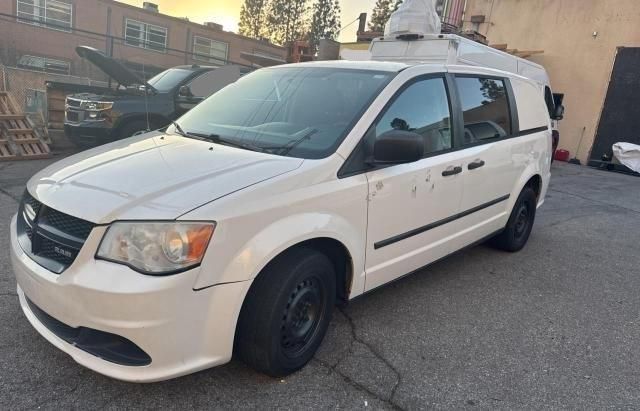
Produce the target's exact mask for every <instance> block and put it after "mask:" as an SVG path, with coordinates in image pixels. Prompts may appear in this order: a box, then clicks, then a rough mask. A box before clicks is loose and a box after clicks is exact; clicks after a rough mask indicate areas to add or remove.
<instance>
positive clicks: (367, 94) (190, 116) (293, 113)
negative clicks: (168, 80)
mask: <svg viewBox="0 0 640 411" xmlns="http://www.w3.org/2000/svg"><path fill="white" fill-rule="evenodd" d="M393 75H394V73H390V72H380V71H372V70H355V69H336V68H326V67H288V68H284V67H279V68H269V69H262V70H258V71H255V72H253V73H251V74H248V75H246V76H244V77H243V78H241V79H240V80H238V81H237V82H235V83H233V84H231V85H229V86H227V87H225V88H224V89H222V90H220V91H219V92H217V93H215V94H213V95H212V96H210V97H209V98H208V99H206V100H205V101H204V102H202V103H200V104H199V105H198V106H196V107H195V108H194V109H192V110H191V111H189V112H188V113H187V114H185V115H184V116H183V117H181V118H180V119H179V120H178V121H177V123H179V125H180V129H181V130H182V131H184V132H185V133H188V134H192V135H198V136H200V137H204V138H207V137H208V138H210V139H211V140H212V141H214V142H220V143H223V144H224V143H225V142H226V143H227V144H232V145H236V146H241V147H243V148H246V149H250V150H256V151H264V152H268V153H272V154H278V155H285V156H291V157H299V158H309V159H317V158H323V157H326V156H328V155H330V154H331V153H333V152H334V151H335V149H336V148H337V146H338V145H339V144H340V143H341V142H342V140H343V139H344V137H346V134H347V133H348V132H349V131H350V130H351V128H352V126H353V125H354V124H355V122H356V121H357V120H358V119H359V118H360V116H361V114H362V113H363V111H364V110H365V109H366V108H367V107H368V105H369V103H370V102H371V101H372V100H373V98H374V97H375V96H377V94H378V93H379V92H380V90H382V88H383V87H384V86H385V85H386V84H387V83H388V82H389V80H390V79H391V78H392V77H393ZM179 131H180V130H179Z"/></svg>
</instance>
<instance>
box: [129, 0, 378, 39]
mask: <svg viewBox="0 0 640 411" xmlns="http://www.w3.org/2000/svg"><path fill="white" fill-rule="evenodd" d="M119 1H121V2H122V3H127V4H131V5H134V6H138V7H142V3H143V0H119ZM152 2H153V3H156V4H157V5H158V6H159V8H160V13H163V14H168V15H171V16H176V17H188V18H189V20H191V21H194V22H197V23H203V22H205V21H214V22H216V23H219V24H222V25H223V26H224V29H225V30H227V31H237V30H238V20H239V19H240V7H241V5H242V3H243V1H242V0H152ZM310 2H311V1H310ZM374 4H375V0H342V1H340V7H341V8H342V16H341V19H342V25H343V26H345V25H347V24H348V23H350V22H352V21H353V20H355V19H356V18H358V15H359V14H360V13H362V12H366V13H367V14H368V16H370V15H371V9H372V8H373V5H374ZM357 27H358V23H354V24H352V25H351V26H349V27H348V28H347V29H345V30H344V31H343V32H341V33H340V41H355V36H356V29H357Z"/></svg>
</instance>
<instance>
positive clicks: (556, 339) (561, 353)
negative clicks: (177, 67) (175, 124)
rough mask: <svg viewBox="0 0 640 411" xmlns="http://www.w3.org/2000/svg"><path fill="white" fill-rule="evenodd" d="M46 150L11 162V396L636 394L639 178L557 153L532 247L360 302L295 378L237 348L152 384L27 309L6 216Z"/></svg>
mask: <svg viewBox="0 0 640 411" xmlns="http://www.w3.org/2000/svg"><path fill="white" fill-rule="evenodd" d="M58 158H59V157H58ZM51 161H53V160H39V161H25V162H11V163H0V238H1V239H2V240H1V242H0V244H2V247H0V327H1V330H0V409H34V408H42V409H67V408H75V409H95V408H107V409H120V408H125V407H127V408H131V407H141V408H179V409H185V408H205V407H207V408H225V409H226V408H276V407H279V408H288V409H301V408H348V409H351V408H374V409H379V408H391V409H393V408H396V409H398V408H400V409H419V408H464V407H479V408H505V409H506V408H509V409H513V408H518V409H521V408H543V407H552V408H560V407H562V408H579V409H594V408H598V409H599V408H604V407H621V408H638V407H640V371H639V370H640V292H638V290H640V248H639V244H640V179H638V178H636V177H631V176H626V175H621V174H614V173H608V172H603V171H598V170H593V169H589V168H586V167H579V166H572V165H554V168H553V177H552V183H551V188H550V190H549V194H548V196H547V201H546V203H545V205H544V206H543V207H542V208H541V209H540V210H539V213H538V216H537V221H536V224H535V227H534V229H533V232H532V235H531V238H530V240H529V243H528V245H527V246H526V247H525V249H524V250H523V251H521V252H519V253H515V254H509V253H504V252H500V251H496V250H493V249H491V248H488V247H487V246H484V245H481V246H478V247H474V248H471V249H469V250H466V251H464V252H461V253H458V254H456V255H454V256H451V257H450V258H448V259H446V260H444V261H441V262H439V263H437V264H435V265H433V266H431V267H429V268H428V269H425V270H423V271H422V272H420V273H417V274H415V275H412V276H409V277H407V278H405V279H403V280H401V281H398V282H396V283H393V284H391V285H389V286H387V287H384V288H382V289H380V290H378V291H375V292H373V293H371V294H369V295H368V296H366V297H364V298H362V299H359V300H357V301H354V302H352V303H351V304H350V305H349V306H347V307H346V308H343V309H341V310H340V311H337V312H336V314H335V316H334V320H333V322H332V324H331V327H330V329H329V333H328V335H327V337H326V339H325V341H324V343H323V345H322V347H321V349H320V351H319V353H318V354H317V355H316V357H315V359H314V360H313V361H312V362H311V363H310V364H309V365H308V366H307V367H306V368H304V369H303V370H301V371H300V372H298V373H296V374H294V375H291V376H289V377H287V378H284V379H272V378H269V377H266V376H264V375H260V374H258V373H255V372H254V371H252V370H250V369H248V368H247V367H245V366H244V365H243V364H241V363H239V362H236V361H233V362H231V363H230V364H228V365H225V366H222V367H218V368H214V369H210V370H205V371H202V372H199V373H197V374H193V375H190V376H186V377H182V378H179V379H175V380H171V381H166V382H161V383H155V384H146V385H141V384H130V383H124V382H119V381H115V380H112V379H109V378H106V377H103V376H101V375H98V374H96V373H94V372H92V371H90V370H87V369H85V368H83V367H81V366H79V365H78V364H76V363H75V362H74V361H73V360H72V359H71V358H70V357H68V356H67V355H66V354H64V353H63V352H61V351H59V350H58V349H56V348H54V347H53V346H52V345H51V344H49V343H48V342H47V341H46V340H45V339H44V338H42V337H40V336H39V335H38V334H37V332H36V331H35V330H34V329H33V328H32V327H31V326H30V325H29V323H28V322H27V320H26V318H25V317H24V315H23V314H22V312H21V310H20V307H19V304H18V299H17V296H16V291H15V290H16V284H15V280H14V277H13V273H12V272H11V267H10V262H9V256H8V250H9V245H8V238H9V233H8V222H9V219H10V217H11V215H12V214H13V213H15V211H16V209H17V206H18V201H19V198H20V196H21V195H22V192H23V190H24V185H25V183H26V181H27V180H28V178H29V177H30V176H31V175H32V174H33V173H34V172H36V171H37V170H39V169H41V168H42V167H44V166H45V165H47V164H48V163H50V162H51Z"/></svg>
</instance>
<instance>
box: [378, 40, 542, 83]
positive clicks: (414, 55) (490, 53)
mask: <svg viewBox="0 0 640 411" xmlns="http://www.w3.org/2000/svg"><path fill="white" fill-rule="evenodd" d="M369 52H370V53H371V59H372V60H378V61H379V60H382V61H393V62H403V63H406V64H411V65H416V64H423V63H430V64H437V63H439V64H449V65H451V64H458V65H468V66H476V67H491V68H494V69H497V70H501V71H505V72H509V73H515V74H520V75H522V76H524V77H527V78H530V79H532V80H534V81H536V82H539V83H543V84H545V85H548V84H549V76H548V75H547V72H546V70H545V69H544V67H543V66H541V65H540V64H537V63H534V62H532V61H530V60H526V59H523V58H521V57H517V56H514V55H512V54H509V53H505V52H503V51H500V50H497V49H494V48H493V47H489V46H487V45H484V44H481V43H478V42H476V41H473V40H470V39H467V38H464V37H461V36H458V35H455V34H425V35H421V36H419V37H418V38H416V39H412V40H404V39H400V38H396V37H384V38H382V37H381V38H376V39H374V40H373V41H372V42H371V45H370V46H369Z"/></svg>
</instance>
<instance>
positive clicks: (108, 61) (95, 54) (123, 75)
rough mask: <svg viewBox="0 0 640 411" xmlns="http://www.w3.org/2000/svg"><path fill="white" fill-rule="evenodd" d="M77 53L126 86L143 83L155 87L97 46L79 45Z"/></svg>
mask: <svg viewBox="0 0 640 411" xmlns="http://www.w3.org/2000/svg"><path fill="white" fill-rule="evenodd" d="M76 53H78V55H79V56H80V57H82V58H84V59H87V60H89V61H90V62H91V63H93V64H94V65H95V66H96V67H98V68H99V69H100V70H102V71H104V72H105V73H106V74H107V75H108V76H109V77H111V78H112V79H114V80H115V81H117V82H118V83H120V84H121V85H123V86H125V87H126V86H131V85H133V84H142V85H145V86H147V87H149V88H151V89H153V87H151V86H150V85H149V84H147V82H146V81H144V80H143V79H141V78H140V77H138V75H137V74H135V73H134V72H133V71H131V70H129V69H128V68H126V67H125V66H124V65H123V64H122V63H120V62H119V61H117V60H115V59H113V58H111V57H109V56H107V55H106V54H104V53H103V52H102V51H100V50H98V49H96V48H93V47H89V46H78V47H76Z"/></svg>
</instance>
